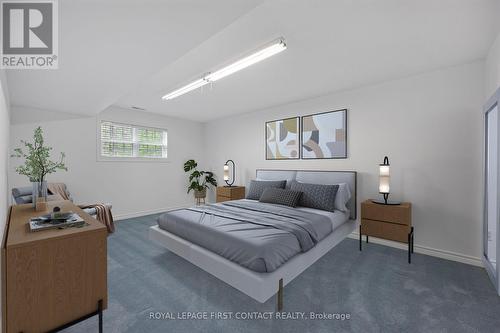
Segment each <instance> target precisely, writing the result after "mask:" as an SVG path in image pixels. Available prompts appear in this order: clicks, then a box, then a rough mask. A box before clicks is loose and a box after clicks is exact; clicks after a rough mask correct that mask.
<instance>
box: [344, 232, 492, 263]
mask: <svg viewBox="0 0 500 333" xmlns="http://www.w3.org/2000/svg"><path fill="white" fill-rule="evenodd" d="M348 237H349V238H354V239H357V240H359V232H353V233H351V234H350V235H349V236H348ZM363 241H365V238H364V237H363ZM370 242H371V243H375V244H380V245H385V246H390V247H394V248H398V249H402V250H407V249H408V245H406V244H403V243H398V242H393V241H390V240H386V239H381V238H376V237H371V236H370ZM414 250H415V252H417V253H420V254H425V255H428V256H432V257H437V258H441V259H447V260H452V261H457V262H461V263H464V264H468V265H472V266H478V267H484V265H483V261H482V260H481V258H476V257H472V256H468V255H465V254H462V253H456V252H451V251H446V250H441V249H434V248H431V247H427V246H422V245H418V244H415V245H414Z"/></svg>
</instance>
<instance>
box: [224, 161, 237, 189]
mask: <svg viewBox="0 0 500 333" xmlns="http://www.w3.org/2000/svg"><path fill="white" fill-rule="evenodd" d="M229 163H231V164H232V165H233V172H232V175H231V177H232V179H231V181H229ZM234 178H235V164H234V161H233V160H227V161H226V163H225V164H224V181H225V182H226V184H227V186H228V187H231V186H233V184H234Z"/></svg>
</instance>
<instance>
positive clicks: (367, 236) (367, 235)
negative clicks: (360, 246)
mask: <svg viewBox="0 0 500 333" xmlns="http://www.w3.org/2000/svg"><path fill="white" fill-rule="evenodd" d="M366 242H367V243H368V235H366Z"/></svg>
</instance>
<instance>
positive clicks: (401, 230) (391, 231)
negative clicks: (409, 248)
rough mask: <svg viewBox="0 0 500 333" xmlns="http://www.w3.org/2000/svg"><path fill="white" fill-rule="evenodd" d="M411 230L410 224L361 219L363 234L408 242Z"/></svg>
mask: <svg viewBox="0 0 500 333" xmlns="http://www.w3.org/2000/svg"><path fill="white" fill-rule="evenodd" d="M410 231H411V227H410V226H408V225H402V224H397V223H389V222H381V221H376V220H370V219H361V233H362V234H363V235H368V236H373V237H378V238H385V239H389V240H394V241H398V242H403V243H407V242H408V234H409V233H410Z"/></svg>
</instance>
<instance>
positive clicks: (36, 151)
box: [11, 127, 68, 206]
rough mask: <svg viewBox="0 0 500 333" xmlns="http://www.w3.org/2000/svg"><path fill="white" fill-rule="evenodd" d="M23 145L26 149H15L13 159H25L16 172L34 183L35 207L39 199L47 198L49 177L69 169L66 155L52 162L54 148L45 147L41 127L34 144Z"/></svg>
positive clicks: (34, 136)
mask: <svg viewBox="0 0 500 333" xmlns="http://www.w3.org/2000/svg"><path fill="white" fill-rule="evenodd" d="M21 143H22V144H23V145H24V148H25V149H24V150H23V149H22V148H16V149H14V154H12V155H11V157H17V158H23V159H24V164H23V165H20V166H18V167H17V168H16V172H17V173H18V174H20V175H24V176H26V177H28V178H29V180H30V182H32V183H33V206H35V205H36V201H37V198H43V199H46V197H47V175H49V174H51V173H54V172H57V171H58V170H64V171H68V168H67V167H66V165H65V164H64V157H65V155H64V153H61V156H60V158H59V161H51V160H50V151H51V150H52V147H47V146H46V145H45V141H44V139H43V131H42V128H41V127H37V128H36V129H35V132H34V134H33V142H28V141H25V140H21Z"/></svg>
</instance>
